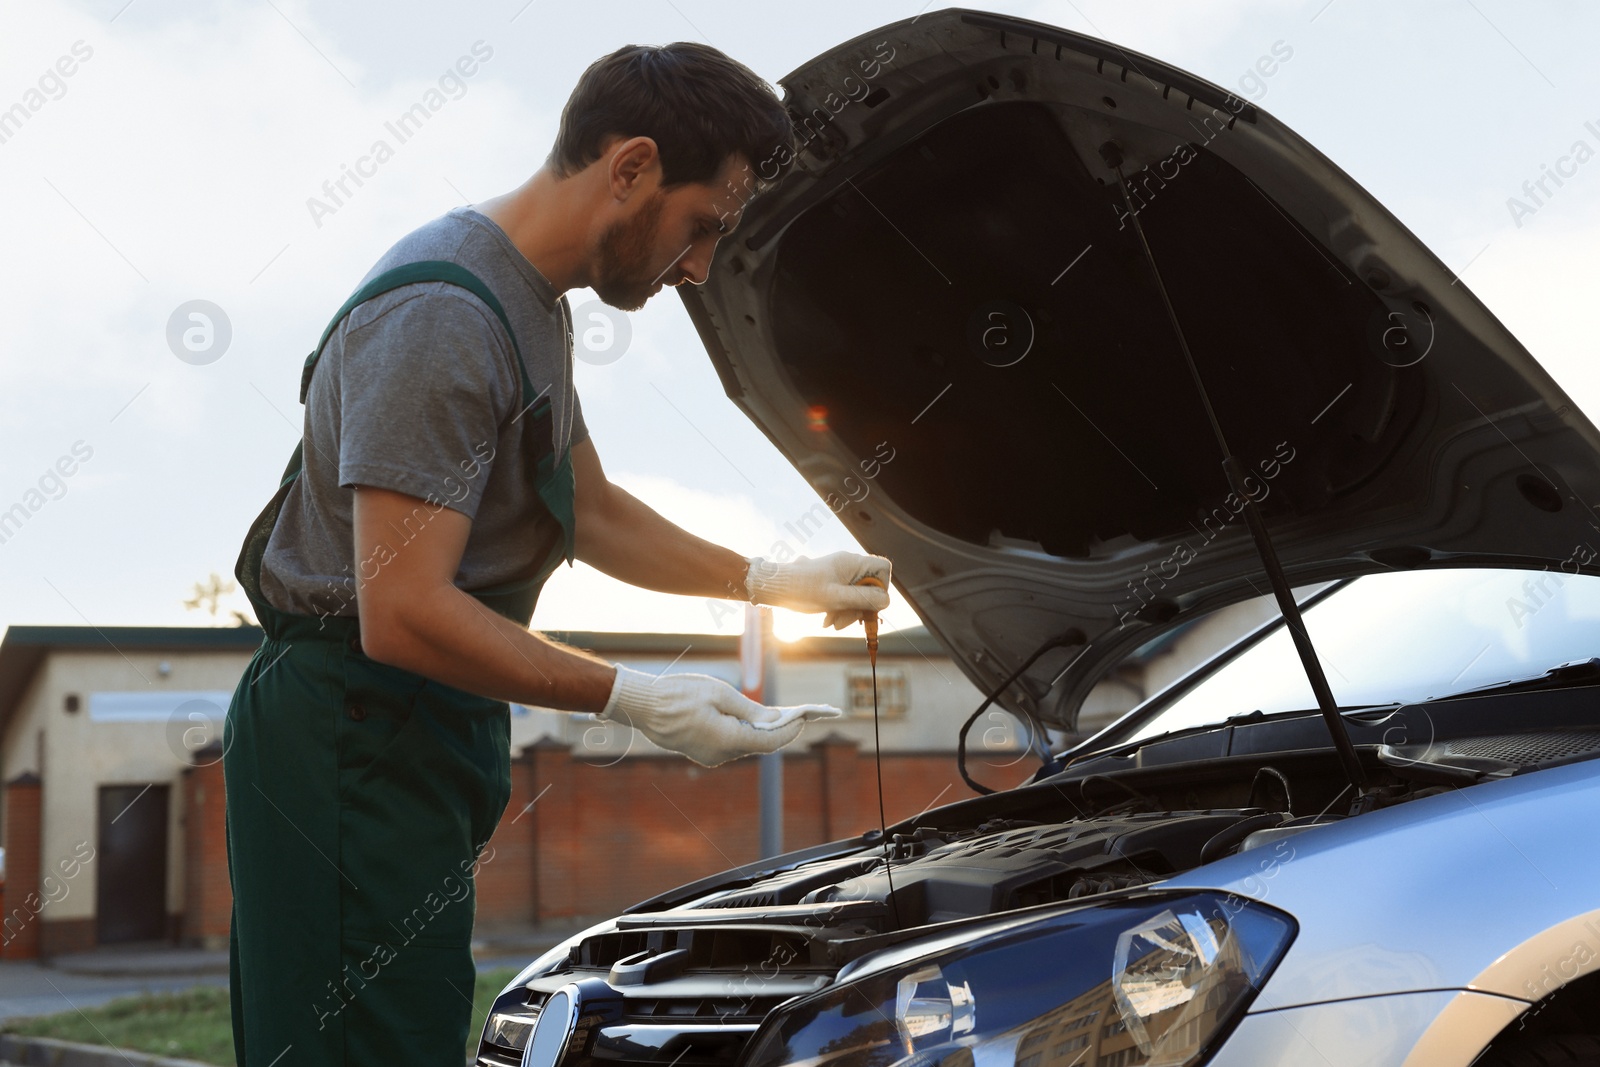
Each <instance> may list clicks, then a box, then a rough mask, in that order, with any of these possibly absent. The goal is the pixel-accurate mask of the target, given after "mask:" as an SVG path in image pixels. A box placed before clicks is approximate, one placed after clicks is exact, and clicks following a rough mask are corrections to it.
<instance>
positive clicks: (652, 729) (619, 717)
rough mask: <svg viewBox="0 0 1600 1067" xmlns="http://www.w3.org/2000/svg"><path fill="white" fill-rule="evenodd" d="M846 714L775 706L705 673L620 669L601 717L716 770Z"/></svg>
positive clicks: (806, 706)
mask: <svg viewBox="0 0 1600 1067" xmlns="http://www.w3.org/2000/svg"><path fill="white" fill-rule="evenodd" d="M840 714H842V712H840V710H839V709H838V708H835V707H830V706H829V705H827V704H801V705H797V706H795V707H789V708H769V707H767V706H765V705H763V704H758V703H756V702H755V701H754V700H751V699H750V698H748V697H746V696H745V695H744V694H742V693H740V692H739V691H738V690H737V689H735V688H733V686H731V685H729V684H728V683H727V682H724V681H721V680H720V679H717V678H712V677H710V676H709V675H705V674H665V675H661V676H660V677H656V676H653V675H649V674H645V673H644V672H643V671H636V670H631V669H630V668H627V667H623V666H618V667H617V679H616V683H615V685H614V686H613V687H612V689H611V697H610V699H609V700H607V701H606V706H605V708H604V709H603V710H601V712H600V713H599V715H598V718H601V719H608V720H610V721H612V722H617V723H621V724H622V725H624V726H632V727H634V728H635V729H637V730H638V731H639V732H640V733H642V734H644V735H645V736H646V737H648V738H649V739H650V740H652V741H654V742H655V743H656V744H658V745H660V746H661V747H662V748H665V749H670V750H671V751H673V752H680V753H682V754H683V755H685V756H688V757H689V758H690V759H692V760H694V761H695V762H696V763H698V764H700V765H701V766H703V767H715V766H717V765H718V764H719V763H726V762H727V761H728V760H731V759H737V758H738V757H740V756H748V755H751V754H752V753H756V752H776V751H777V750H778V749H780V748H782V747H783V746H784V745H787V744H788V743H789V742H791V741H793V740H794V739H795V738H796V737H799V736H800V731H801V730H803V729H805V725H806V720H807V719H810V718H833V717H836V716H838V715H840Z"/></svg>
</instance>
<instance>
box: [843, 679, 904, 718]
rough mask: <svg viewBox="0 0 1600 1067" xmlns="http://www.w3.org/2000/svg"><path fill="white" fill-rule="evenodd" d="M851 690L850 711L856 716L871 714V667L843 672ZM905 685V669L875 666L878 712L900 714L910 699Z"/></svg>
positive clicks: (892, 716) (890, 716)
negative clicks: (876, 671) (876, 667)
mask: <svg viewBox="0 0 1600 1067" xmlns="http://www.w3.org/2000/svg"><path fill="white" fill-rule="evenodd" d="M845 682H846V687H847V688H848V689H849V691H850V714H851V715H853V716H856V717H859V718H867V719H870V718H872V671H871V670H869V669H864V668H855V667H852V668H850V669H849V670H848V671H847V672H846V674H845ZM908 696H909V694H908V692H907V689H906V672H905V671H903V670H900V669H899V668H896V667H879V668H878V715H879V716H880V717H881V718H885V719H892V718H898V717H900V716H903V715H904V714H905V713H906V706H907V704H909V703H910V701H909V699H908Z"/></svg>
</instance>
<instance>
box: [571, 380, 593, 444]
mask: <svg viewBox="0 0 1600 1067" xmlns="http://www.w3.org/2000/svg"><path fill="white" fill-rule="evenodd" d="M588 439H589V427H588V426H586V425H584V422H583V405H582V404H580V403H579V402H578V391H577V390H576V389H574V390H573V391H572V436H571V438H570V439H569V440H568V443H567V447H568V448H569V449H570V448H571V447H572V446H573V445H581V444H583V442H585V441H587V440H588Z"/></svg>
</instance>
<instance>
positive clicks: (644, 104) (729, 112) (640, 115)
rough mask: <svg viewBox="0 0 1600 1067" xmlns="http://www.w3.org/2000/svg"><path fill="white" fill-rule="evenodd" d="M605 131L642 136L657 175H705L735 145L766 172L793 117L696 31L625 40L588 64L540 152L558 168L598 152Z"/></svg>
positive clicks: (670, 181)
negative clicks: (673, 37)
mask: <svg viewBox="0 0 1600 1067" xmlns="http://www.w3.org/2000/svg"><path fill="white" fill-rule="evenodd" d="M611 134H621V135H622V136H624V137H649V138H651V139H652V140H654V141H655V143H656V150H657V152H659V153H660V156H661V184H662V185H665V186H672V185H678V184H681V183H683V182H706V181H710V180H711V179H713V178H715V177H716V176H717V171H718V170H719V169H720V168H721V166H722V164H723V162H724V161H725V160H726V159H727V158H728V156H729V155H731V154H733V153H734V152H738V153H740V154H742V155H743V156H744V157H745V160H746V161H747V162H748V163H749V165H750V168H751V171H752V172H753V173H752V175H751V176H750V180H751V181H752V182H758V179H756V178H755V176H754V175H755V173H760V174H761V175H763V176H764V177H765V178H767V179H770V178H772V177H774V176H775V173H774V171H775V169H776V170H777V171H781V170H782V169H783V166H784V165H786V164H787V163H788V162H789V161H790V160H791V159H792V156H793V147H794V126H793V124H792V123H791V122H790V121H789V117H788V115H787V114H785V112H784V109H783V105H782V104H781V103H780V102H779V100H778V95H777V93H775V92H773V90H772V87H771V86H770V85H768V84H767V83H766V82H765V81H763V80H762V79H761V78H759V77H758V76H757V75H756V74H755V72H753V71H752V70H750V68H749V67H746V66H745V65H744V64H742V63H740V62H738V61H737V60H735V59H733V58H732V57H730V56H728V55H727V54H726V53H724V52H721V51H718V50H717V49H715V48H712V47H711V46H710V45H707V44H700V43H698V42H695V41H676V42H674V43H672V44H665V45H636V44H630V45H626V46H624V47H622V48H619V49H617V50H616V51H615V52H612V53H611V54H610V55H608V56H603V57H601V58H600V59H597V60H595V61H594V62H593V63H591V64H589V68H588V69H587V70H585V71H584V72H583V76H582V77H580V78H579V79H578V85H577V87H576V88H575V89H573V90H572V95H571V96H570V97H569V98H568V99H567V104H566V106H565V107H563V108H562V109H561V128H560V130H559V131H558V132H557V134H556V142H555V145H554V146H553V147H551V149H550V155H549V157H548V158H547V159H546V160H545V162H546V164H548V165H551V166H552V167H553V169H554V170H555V173H556V174H557V175H558V176H560V177H563V178H565V177H567V176H568V175H570V174H572V173H574V172H576V171H579V170H582V169H583V168H584V167H586V166H588V165H589V164H590V163H593V162H594V161H595V160H596V159H599V158H600V144H601V142H602V141H603V140H604V139H605V138H606V137H607V136H609V135H611Z"/></svg>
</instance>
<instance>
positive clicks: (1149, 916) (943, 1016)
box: [743, 893, 1296, 1067]
mask: <svg viewBox="0 0 1600 1067" xmlns="http://www.w3.org/2000/svg"><path fill="white" fill-rule="evenodd" d="M1295 931H1296V927H1295V923H1294V920H1293V919H1291V918H1290V917H1289V916H1287V915H1285V914H1284V913H1283V912H1280V911H1278V910H1276V909H1275V908H1269V907H1267V906H1266V905H1263V904H1259V903H1256V902H1254V901H1244V900H1241V899H1239V898H1238V897H1233V896H1225V895H1222V894H1216V893H1195V894H1186V895H1183V896H1180V897H1165V898H1162V897H1156V898H1152V897H1150V896H1148V895H1144V896H1140V897H1137V898H1129V899H1126V900H1121V901H1114V902H1107V903H1103V904H1099V905H1094V906H1089V907H1085V908H1081V909H1077V910H1074V911H1070V912H1065V913H1060V914H1057V915H1054V916H1052V917H1050V918H1047V919H1042V920H1039V921H1037V922H1033V923H1027V924H1023V925H1012V926H1007V927H1003V928H1001V929H999V930H996V931H994V932H992V933H989V934H982V933H980V934H976V935H974V936H973V937H972V938H970V939H968V940H965V941H962V942H957V943H955V944H949V943H948V942H946V945H947V947H945V948H942V949H940V950H938V951H935V952H934V953H932V954H931V955H924V956H919V957H911V958H907V957H904V956H901V955H899V950H889V951H886V952H885V953H884V954H883V955H884V956H885V957H887V958H888V959H887V962H884V963H879V964H873V965H871V969H870V970H868V969H866V968H865V967H864V968H863V969H862V970H860V971H857V972H856V973H855V974H854V975H849V974H848V973H847V975H846V977H847V980H846V981H844V982H842V983H841V984H839V985H835V986H832V987H830V988H828V989H826V990H823V991H821V992H819V993H815V994H812V995H810V996H807V997H804V998H800V999H797V1000H794V1001H791V1002H789V1003H788V1004H786V1005H784V1006H783V1007H782V1008H780V1009H779V1010H778V1011H776V1012H774V1013H773V1014H772V1015H771V1016H769V1017H768V1019H767V1020H766V1022H764V1023H763V1024H762V1027H761V1029H760V1031H758V1032H757V1034H756V1035H755V1037H754V1038H753V1039H752V1041H751V1043H750V1045H749V1046H748V1049H747V1053H746V1056H745V1058H744V1060H743V1067H1083V1065H1090V1064H1108V1063H1115V1064H1118V1065H1122V1067H1192V1065H1194V1064H1198V1063H1201V1062H1203V1061H1204V1060H1205V1059H1206V1058H1207V1057H1208V1056H1209V1055H1210V1054H1211V1053H1212V1052H1214V1051H1215V1049H1216V1048H1217V1046H1218V1045H1220V1044H1221V1042H1222V1040H1223V1039H1224V1038H1226V1037H1227V1034H1228V1032H1229V1031H1230V1030H1231V1029H1232V1027H1233V1024H1234V1023H1235V1022H1236V1021H1237V1020H1238V1017H1239V1016H1240V1015H1241V1014H1242V1013H1243V1012H1244V1010H1245V1008H1246V1007H1247V1006H1248V1005H1249V1002H1250V1000H1251V999H1252V998H1253V997H1254V996H1255V994H1256V991H1257V990H1259V989H1260V988H1261V985H1262V984H1263V983H1264V982H1265V981H1266V978H1267V976H1268V975H1269V974H1270V973H1271V972H1272V968H1273V967H1274V966H1276V965H1277V962H1278V960H1280V959H1281V958H1282V957H1283V953H1284V951H1285V950H1286V949H1287V948H1288V947H1289V942H1290V941H1292V940H1293V939H1294V935H1295ZM904 948H905V949H909V948H910V946H904Z"/></svg>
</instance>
